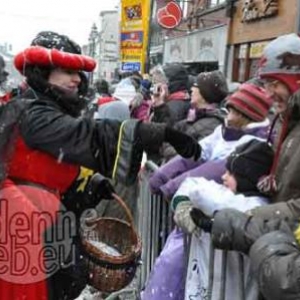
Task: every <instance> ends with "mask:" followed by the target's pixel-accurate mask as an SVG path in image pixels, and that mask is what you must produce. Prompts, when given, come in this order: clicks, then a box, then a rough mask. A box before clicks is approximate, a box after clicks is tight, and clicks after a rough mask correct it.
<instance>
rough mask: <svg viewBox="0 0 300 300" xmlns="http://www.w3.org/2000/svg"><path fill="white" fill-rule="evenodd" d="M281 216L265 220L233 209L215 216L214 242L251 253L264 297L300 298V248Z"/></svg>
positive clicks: (288, 299)
mask: <svg viewBox="0 0 300 300" xmlns="http://www.w3.org/2000/svg"><path fill="white" fill-rule="evenodd" d="M294 227H295V223H294V222H289V224H287V223H286V222H285V221H283V220H280V219H279V218H274V219H270V220H269V221H267V222H266V221H265V220H263V219H262V218H259V217H258V218H256V217H251V216H249V215H245V214H242V213H240V212H238V211H236V210H233V209H225V210H221V211H219V212H218V213H216V214H215V216H214V224H213V228H212V237H213V243H214V245H215V246H216V247H218V248H220V249H226V250H237V251H242V252H244V253H247V254H248V255H249V257H250V262H251V269H252V272H253V276H255V278H256V279H257V282H258V286H259V289H260V292H261V293H262V294H263V296H264V299H265V300H283V299H284V300H298V299H300V288H299V280H300V272H299V270H300V260H299V257H300V255H299V254H300V248H299V245H298V244H297V242H296V240H295V238H294V236H293V233H292V231H291V229H290V228H294Z"/></svg>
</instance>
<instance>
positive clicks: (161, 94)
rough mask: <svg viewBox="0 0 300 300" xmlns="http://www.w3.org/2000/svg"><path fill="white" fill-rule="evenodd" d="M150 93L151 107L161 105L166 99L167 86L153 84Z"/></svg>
mask: <svg viewBox="0 0 300 300" xmlns="http://www.w3.org/2000/svg"><path fill="white" fill-rule="evenodd" d="M151 93H152V95H151V99H152V104H153V106H159V105H161V104H163V103H164V102H165V100H166V99H167V97H168V86H167V85H166V84H155V85H154V86H153V89H152V90H151Z"/></svg>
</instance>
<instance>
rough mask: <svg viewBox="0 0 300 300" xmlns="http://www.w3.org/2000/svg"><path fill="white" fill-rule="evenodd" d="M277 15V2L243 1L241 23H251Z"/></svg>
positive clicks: (263, 0) (262, 0)
mask: <svg viewBox="0 0 300 300" xmlns="http://www.w3.org/2000/svg"><path fill="white" fill-rule="evenodd" d="M277 14H278V0H260V1H254V0H243V6H242V22H253V21H257V20H260V19H263V18H269V17H272V16H275V15H277Z"/></svg>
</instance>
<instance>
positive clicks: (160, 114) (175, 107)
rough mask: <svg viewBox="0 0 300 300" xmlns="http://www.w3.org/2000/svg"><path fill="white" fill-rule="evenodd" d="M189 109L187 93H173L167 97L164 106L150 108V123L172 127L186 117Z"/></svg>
mask: <svg viewBox="0 0 300 300" xmlns="http://www.w3.org/2000/svg"><path fill="white" fill-rule="evenodd" d="M189 108H190V99H189V96H188V93H187V92H186V91H179V92H175V93H173V94H171V95H170V96H169V97H168V100H167V101H166V102H165V103H164V104H162V105H159V106H156V107H152V112H153V114H152V115H151V122H156V123H167V124H168V125H174V123H176V122H178V121H181V120H184V119H185V118H186V117H187V114H188V110H189Z"/></svg>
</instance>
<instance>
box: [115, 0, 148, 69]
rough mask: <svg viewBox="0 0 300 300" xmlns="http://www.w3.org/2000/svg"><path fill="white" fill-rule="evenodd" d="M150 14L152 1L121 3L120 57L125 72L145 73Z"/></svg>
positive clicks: (132, 0)
mask: <svg viewBox="0 0 300 300" xmlns="http://www.w3.org/2000/svg"><path fill="white" fill-rule="evenodd" d="M149 14H150V0H122V1H121V33H120V55H121V67H122V70H123V71H140V72H143V71H144V70H143V68H144V65H145V62H146V53H147V44H148V33H149Z"/></svg>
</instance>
